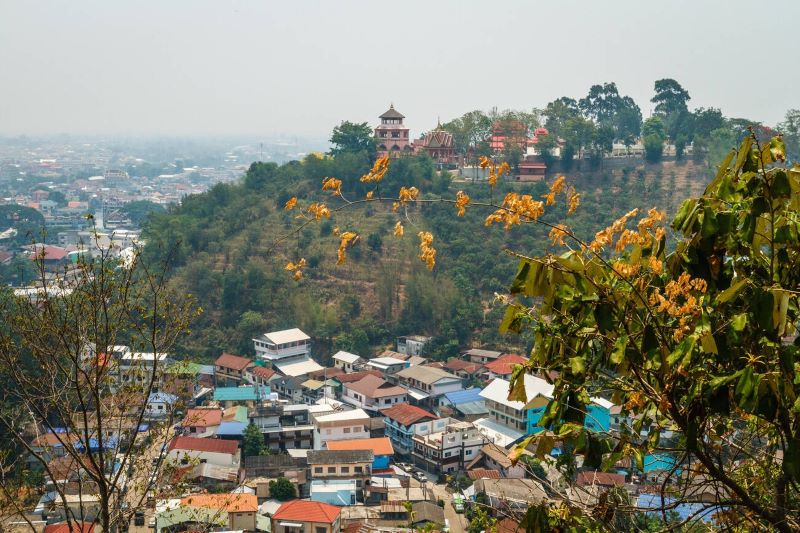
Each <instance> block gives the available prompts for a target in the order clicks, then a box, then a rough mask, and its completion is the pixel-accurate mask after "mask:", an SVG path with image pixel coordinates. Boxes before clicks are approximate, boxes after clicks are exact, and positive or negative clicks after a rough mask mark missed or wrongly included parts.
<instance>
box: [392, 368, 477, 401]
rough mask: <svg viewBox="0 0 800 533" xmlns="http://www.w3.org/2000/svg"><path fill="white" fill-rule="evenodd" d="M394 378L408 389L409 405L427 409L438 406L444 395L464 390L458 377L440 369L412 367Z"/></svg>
mask: <svg viewBox="0 0 800 533" xmlns="http://www.w3.org/2000/svg"><path fill="white" fill-rule="evenodd" d="M394 378H396V379H397V381H398V383H399V384H400V385H402V386H404V387H406V388H407V389H408V395H409V396H410V397H411V403H414V404H418V405H424V406H429V407H436V406H438V405H439V398H440V397H441V396H443V395H444V394H446V393H448V392H455V391H458V390H462V389H463V388H464V383H463V380H462V379H461V378H460V377H458V376H456V375H454V374H451V373H450V372H447V371H445V370H442V369H440V368H431V367H425V366H412V367H409V368H406V369H404V370H401V371H400V372H398V373H397V374H395V375H394Z"/></svg>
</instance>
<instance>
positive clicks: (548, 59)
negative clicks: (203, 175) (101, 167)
mask: <svg viewBox="0 0 800 533" xmlns="http://www.w3.org/2000/svg"><path fill="white" fill-rule="evenodd" d="M767 15H768V16H767ZM798 16H800V2H796V1H790V0H784V1H777V2H773V3H772V4H770V7H769V10H768V13H766V14H765V13H759V12H758V10H755V9H754V8H753V4H752V3H751V2H744V1H739V0H737V1H727V2H711V1H700V2H698V1H689V0H680V1H674V2H669V3H658V4H655V3H646V2H635V1H632V0H624V1H622V0H620V1H609V2H592V1H588V0H587V1H578V0H572V1H566V2H540V1H531V2H521V1H520V2H514V1H496V2H492V3H486V4H484V3H477V2H467V1H454V0H448V1H438V2H422V1H417V0H407V1H406V2H403V3H402V4H397V5H393V4H385V3H383V4H377V3H375V2H366V1H343V2H322V1H318V2H310V1H308V2H251V1H243V0H241V1H240V0H232V1H225V2H223V1H219V0H214V1H212V0H194V1H189V0H171V1H170V2H156V1H152V0H151V1H137V2H133V1H129V0H115V1H114V2H107V1H106V2H104V1H100V0H91V1H89V0H87V1H80V2H67V1H53V2H46V3H31V2H4V3H3V4H2V5H0V50H1V51H0V71H1V72H3V79H4V83H2V84H0V135H22V134H28V135H43V134H60V133H68V134H91V135H142V136H147V135H153V136H158V135H164V136H183V135H186V136H197V137H214V136H262V137H265V136H273V137H278V136H287V137H288V136H298V137H303V138H317V139H318V138H327V136H328V134H329V133H330V131H331V129H332V128H333V127H334V126H335V125H337V124H338V123H340V122H341V121H343V120H351V121H356V122H364V121H366V122H369V123H370V124H371V125H374V124H375V123H376V122H377V117H378V115H379V114H381V113H382V112H383V111H385V110H386V109H387V108H388V107H389V104H390V103H394V105H395V107H396V108H397V109H398V110H399V111H401V112H402V113H403V114H404V115H406V117H407V119H406V123H407V125H408V126H409V127H410V128H411V133H412V135H413V136H417V135H419V134H420V133H421V132H423V131H427V130H430V129H431V128H433V127H434V126H435V125H436V122H437V119H439V118H441V120H442V122H446V121H448V120H451V119H453V118H456V117H458V116H460V115H461V114H463V113H465V112H468V111H471V110H474V109H481V110H485V111H488V110H489V109H491V108H493V107H497V108H498V109H500V110H502V109H507V108H511V109H520V110H530V109H531V108H534V107H537V108H541V107H544V106H545V105H546V104H547V102H549V101H551V100H553V99H555V98H558V97H560V96H570V97H574V98H580V97H582V96H584V95H585V94H586V93H587V91H588V89H589V87H590V86H591V85H593V84H596V83H603V82H611V81H613V82H616V83H617V86H618V88H619V90H620V93H622V94H625V95H630V96H632V97H633V98H634V99H635V100H636V102H637V103H638V104H639V106H640V107H641V108H642V112H643V114H644V115H645V116H647V115H649V113H650V110H651V107H652V104H650V101H649V100H650V98H651V97H652V94H653V82H654V81H655V80H657V79H660V78H675V79H676V80H678V81H679V82H680V83H681V84H682V85H683V86H684V87H685V88H686V89H687V90H688V91H689V93H690V94H691V96H692V100H691V101H690V102H689V106H690V108H696V107H718V108H720V109H721V110H722V112H723V113H724V114H725V115H726V116H729V117H742V118H748V119H753V120H759V121H763V122H765V123H767V124H770V125H774V124H775V123H777V122H779V121H780V120H782V119H783V115H784V113H785V112H786V110H787V109H789V108H797V107H800V99H798V98H797V94H798V93H797V91H796V90H795V89H793V88H795V87H798V86H800V71H798V70H797V69H796V68H794V67H795V64H794V62H795V58H796V56H797V52H798V48H800V46H798V45H797V44H796V42H795V39H794V37H793V35H792V33H791V32H790V31H779V30H781V28H780V26H781V24H782V22H783V21H787V20H794V19H797V18H798Z"/></svg>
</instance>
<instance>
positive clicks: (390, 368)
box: [366, 357, 411, 376]
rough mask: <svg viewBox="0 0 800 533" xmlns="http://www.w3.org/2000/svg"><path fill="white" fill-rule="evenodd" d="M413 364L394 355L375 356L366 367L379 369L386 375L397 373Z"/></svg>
mask: <svg viewBox="0 0 800 533" xmlns="http://www.w3.org/2000/svg"><path fill="white" fill-rule="evenodd" d="M410 366H411V363H410V362H409V361H407V360H404V359H396V358H394V357H375V358H373V359H370V360H369V361H367V364H366V367H367V368H369V369H373V370H377V371H379V372H381V373H382V374H383V375H385V376H389V375H392V374H397V373H398V372H400V371H401V370H403V369H404V368H408V367H410Z"/></svg>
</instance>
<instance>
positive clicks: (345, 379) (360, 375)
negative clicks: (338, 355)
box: [336, 370, 383, 383]
mask: <svg viewBox="0 0 800 533" xmlns="http://www.w3.org/2000/svg"><path fill="white" fill-rule="evenodd" d="M369 375H372V376H377V377H379V378H380V377H383V374H381V372H380V371H379V370H364V371H361V372H353V373H352V374H343V375H341V376H336V379H338V380H339V381H340V382H341V383H353V382H354V381H359V380H361V379H364V376H369Z"/></svg>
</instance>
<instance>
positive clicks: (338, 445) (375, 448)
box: [325, 437, 394, 473]
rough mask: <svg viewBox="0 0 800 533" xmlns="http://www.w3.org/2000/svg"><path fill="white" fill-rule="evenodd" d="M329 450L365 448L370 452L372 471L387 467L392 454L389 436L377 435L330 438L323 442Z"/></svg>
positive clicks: (392, 449)
mask: <svg viewBox="0 0 800 533" xmlns="http://www.w3.org/2000/svg"><path fill="white" fill-rule="evenodd" d="M325 446H327V448H328V449H329V450H342V451H357V450H367V451H370V452H372V455H373V459H372V471H373V473H374V472H376V471H378V470H385V469H387V468H389V464H390V463H391V461H392V456H393V455H394V448H392V441H391V440H389V437H378V438H370V439H350V440H331V441H328V442H327V443H325Z"/></svg>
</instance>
